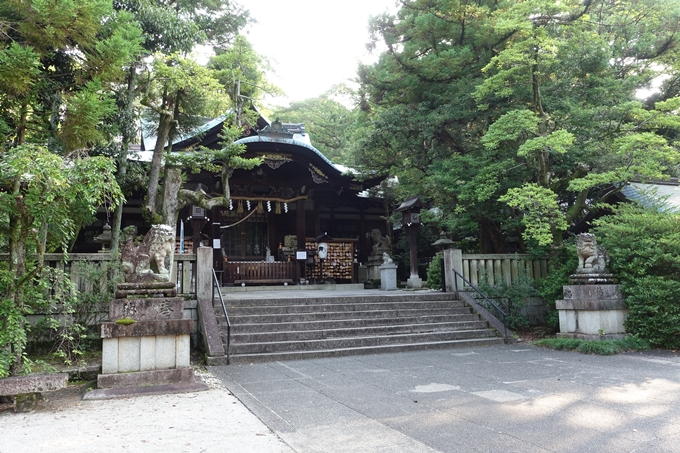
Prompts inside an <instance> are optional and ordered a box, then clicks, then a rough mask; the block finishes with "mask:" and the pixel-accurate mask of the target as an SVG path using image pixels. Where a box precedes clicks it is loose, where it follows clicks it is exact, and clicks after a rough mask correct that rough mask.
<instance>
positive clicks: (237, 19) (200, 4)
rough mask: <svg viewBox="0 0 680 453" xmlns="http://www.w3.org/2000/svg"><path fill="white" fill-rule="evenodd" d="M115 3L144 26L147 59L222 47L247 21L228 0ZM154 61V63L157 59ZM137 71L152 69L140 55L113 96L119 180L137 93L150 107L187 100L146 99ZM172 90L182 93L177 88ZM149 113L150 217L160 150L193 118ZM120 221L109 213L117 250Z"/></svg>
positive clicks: (159, 170) (128, 0)
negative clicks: (152, 126) (152, 136)
mask: <svg viewBox="0 0 680 453" xmlns="http://www.w3.org/2000/svg"><path fill="white" fill-rule="evenodd" d="M114 6H115V7H116V9H118V10H121V11H128V12H130V13H132V14H133V15H134V18H135V19H136V20H137V21H138V22H139V23H140V25H141V27H142V29H143V30H144V37H145V40H144V48H145V50H146V56H147V57H149V56H151V55H154V54H157V53H160V54H162V55H165V56H166V57H170V56H171V55H174V56H175V57H181V58H183V57H184V56H186V55H187V54H188V53H189V52H191V51H192V49H194V47H195V46H196V45H198V44H206V45H210V46H213V48H215V49H223V48H225V47H227V46H228V45H229V43H230V42H231V41H232V40H233V38H234V36H235V35H236V34H237V33H238V31H239V30H240V29H241V28H242V27H243V26H244V25H245V24H246V23H247V22H248V21H249V20H250V19H249V13H248V11H247V10H245V9H244V8H243V7H241V6H240V5H239V4H237V3H236V2H233V1H231V0H216V1H215V0H199V1H195V0H192V1H187V0H171V1H165V0H116V1H114ZM159 58H160V57H159ZM147 60H148V58H147ZM156 60H157V61H158V58H157V59H156ZM140 71H146V72H147V74H149V73H150V71H151V68H148V67H146V65H145V64H144V61H143V60H142V59H141V58H140V59H138V60H137V61H136V62H135V63H134V64H132V65H131V66H130V67H129V68H128V71H127V74H128V76H127V83H126V85H125V86H124V87H122V89H121V90H120V91H119V93H118V98H117V99H118V105H119V113H120V115H119V116H118V118H117V119H118V121H119V122H120V123H121V131H122V134H121V135H122V137H121V138H122V139H121V145H120V147H119V148H118V153H117V154H118V159H117V160H118V177H119V179H121V180H123V179H124V178H125V174H126V172H127V156H128V150H129V144H130V143H131V142H132V141H133V140H134V139H135V137H136V136H137V134H136V132H137V131H136V130H135V128H134V127H131V125H133V124H136V121H131V120H132V119H135V118H137V117H138V116H139V115H138V113H137V112H136V111H135V109H134V105H135V102H136V101H138V100H139V99H140V97H145V99H146V101H145V103H146V104H149V105H152V104H154V103H155V107H158V106H159V105H164V104H165V105H169V103H172V104H173V105H174V106H177V108H179V109H181V107H180V106H181V105H182V104H187V101H186V97H185V99H184V100H182V99H176V100H173V99H170V98H168V96H167V95H165V100H160V101H158V102H156V100H150V98H149V96H148V93H147V95H146V96H144V93H145V92H146V89H145V88H146V87H147V86H148V83H149V78H148V77H147V78H146V79H143V80H140V77H139V72H140ZM175 94H177V95H179V96H180V97H181V96H182V94H181V93H179V92H175ZM151 111H153V112H154V114H155V115H156V118H155V120H154V122H155V123H156V125H157V126H156V129H157V130H158V131H159V133H157V142H156V144H155V146H154V161H153V163H152V166H151V175H150V184H149V185H150V186H152V187H154V190H153V191H148V195H147V204H146V206H147V212H148V213H149V215H150V216H151V217H153V215H154V214H157V212H156V207H155V199H156V197H157V196H158V195H157V194H158V188H159V183H160V181H161V180H162V177H163V169H162V168H161V167H162V165H161V157H162V153H163V150H164V149H165V147H166V146H167V144H168V143H172V138H171V137H172V136H174V135H175V134H176V133H177V132H178V128H177V127H178V126H179V127H180V128H181V127H182V125H183V124H187V123H186V120H190V118H191V116H190V115H183V117H182V118H174V116H172V115H174V113H175V112H174V110H173V109H169V110H168V109H164V110H163V113H161V111H159V110H158V109H157V108H156V110H155V111H154V109H153V108H152V109H151ZM194 111H196V109H194ZM178 113H179V111H178ZM189 123H191V120H190V121H189ZM187 125H188V124H187ZM149 199H151V200H149ZM121 221H122V206H119V207H118V208H117V209H116V211H115V212H114V217H113V225H112V242H111V248H112V250H117V248H118V244H119V235H120V225H121Z"/></svg>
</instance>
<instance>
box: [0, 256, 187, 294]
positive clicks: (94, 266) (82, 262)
mask: <svg viewBox="0 0 680 453" xmlns="http://www.w3.org/2000/svg"><path fill="white" fill-rule="evenodd" d="M8 259H9V255H8V254H7V253H0V261H7V260H8ZM109 261H111V255H110V254H109V253H71V254H69V255H68V259H67V260H66V261H64V255H62V254H61V253H46V254H45V266H49V267H53V268H57V269H60V270H62V271H64V272H65V273H66V274H68V275H69V276H70V278H71V281H72V282H73V284H74V285H75V287H76V289H78V290H79V291H84V292H90V291H91V290H92V288H93V285H96V284H99V285H102V286H104V285H106V279H104V278H99V281H93V275H96V274H97V271H101V269H102V267H103V266H106V264H107V263H108V262H109ZM89 270H92V272H90V271H89ZM170 278H171V280H172V281H174V282H175V283H176V284H177V294H178V295H185V294H195V293H196V255H195V254H185V255H180V254H178V253H176V254H175V259H174V262H173V266H172V271H171V274H170Z"/></svg>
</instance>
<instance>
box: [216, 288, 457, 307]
mask: <svg viewBox="0 0 680 453" xmlns="http://www.w3.org/2000/svg"><path fill="white" fill-rule="evenodd" d="M310 292H311V291H310ZM268 296H271V295H268ZM447 300H448V301H453V300H456V298H455V296H454V295H453V294H452V293H442V292H435V291H432V292H430V291H427V292H412V293H407V294H403V293H402V292H399V293H397V292H389V291H383V292H380V291H376V292H371V291H366V294H365V295H360V296H358V295H340V296H329V295H323V296H315V295H313V294H312V295H309V296H307V297H302V296H299V295H297V294H294V295H290V294H285V295H282V296H281V297H269V298H259V297H248V298H242V297H239V296H238V295H230V296H229V297H225V298H224V302H225V304H226V305H227V306H230V305H233V306H251V305H252V306H263V305H309V304H311V305H322V304H345V303H346V304H359V303H364V302H367V301H370V302H373V303H379V302H420V301H447Z"/></svg>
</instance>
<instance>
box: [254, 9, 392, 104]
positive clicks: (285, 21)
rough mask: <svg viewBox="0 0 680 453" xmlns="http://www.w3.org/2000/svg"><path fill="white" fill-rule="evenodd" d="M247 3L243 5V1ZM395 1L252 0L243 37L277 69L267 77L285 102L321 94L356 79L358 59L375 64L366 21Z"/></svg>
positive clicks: (280, 102)
mask: <svg viewBox="0 0 680 453" xmlns="http://www.w3.org/2000/svg"><path fill="white" fill-rule="evenodd" d="M244 4H246V5H247V3H244ZM394 5H395V0H342V1H337V0H336V1H330V0H288V1H281V0H258V1H257V2H255V3H251V4H250V5H249V6H248V7H249V8H250V14H251V16H252V17H253V18H254V19H255V20H256V21H257V22H256V23H254V24H252V25H250V26H248V28H247V29H246V31H245V33H244V34H245V36H246V37H247V38H248V41H250V43H251V44H252V45H253V48H254V49H255V51H256V52H257V53H259V54H260V55H263V56H265V57H267V58H268V59H269V60H270V62H271V64H272V66H273V68H274V71H275V74H273V75H270V76H269V78H270V81H271V82H272V83H274V84H275V85H278V86H279V87H280V88H282V89H283V91H284V92H285V93H286V95H287V99H279V100H276V101H273V102H274V103H277V104H280V105H287V103H288V102H290V101H301V100H303V99H308V98H312V97H316V96H319V95H321V94H323V93H324V92H326V91H327V90H328V89H330V88H331V87H332V86H333V85H335V84H337V83H340V82H344V81H346V80H348V79H351V78H353V77H355V75H356V68H357V63H358V62H359V61H363V62H369V63H370V62H373V61H376V59H377V54H374V55H369V54H368V52H367V50H366V43H367V42H368V20H369V17H370V16H375V15H378V14H380V13H382V12H385V11H387V10H391V11H394V10H395V6H394Z"/></svg>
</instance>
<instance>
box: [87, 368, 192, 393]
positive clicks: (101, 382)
mask: <svg viewBox="0 0 680 453" xmlns="http://www.w3.org/2000/svg"><path fill="white" fill-rule="evenodd" d="M194 381H195V377H194V369H193V368H190V367H187V368H177V369H174V370H151V371H138V372H136V373H114V374H100V375H99V376H98V377H97V388H100V389H111V388H125V387H144V386H149V385H166V384H179V383H193V382H194Z"/></svg>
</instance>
